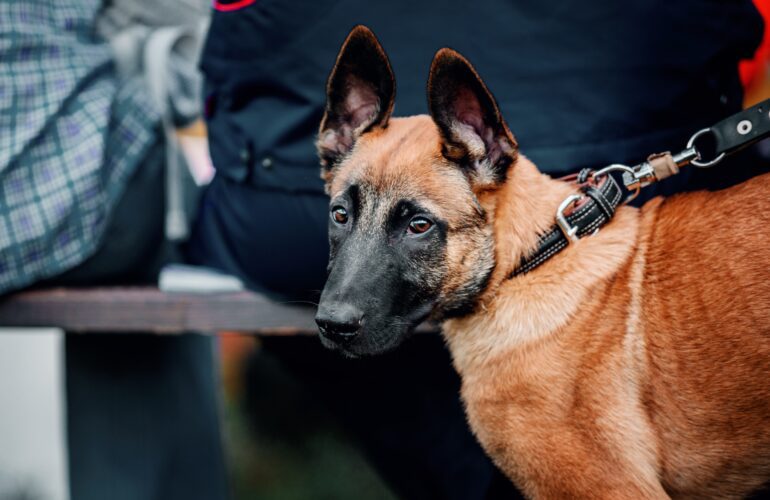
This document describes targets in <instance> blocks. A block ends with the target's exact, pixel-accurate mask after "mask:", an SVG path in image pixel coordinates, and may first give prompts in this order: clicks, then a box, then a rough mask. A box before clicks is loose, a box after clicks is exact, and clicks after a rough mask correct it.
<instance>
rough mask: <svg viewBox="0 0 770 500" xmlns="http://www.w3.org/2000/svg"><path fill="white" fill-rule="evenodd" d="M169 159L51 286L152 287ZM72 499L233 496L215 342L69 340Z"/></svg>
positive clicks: (153, 157) (144, 337) (159, 153)
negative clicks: (85, 255)
mask: <svg viewBox="0 0 770 500" xmlns="http://www.w3.org/2000/svg"><path fill="white" fill-rule="evenodd" d="M163 165H164V154H163V148H162V147H161V146H160V145H159V146H157V147H155V148H154V149H153V150H152V151H151V152H150V154H149V155H148V157H147V159H146V160H145V161H144V162H143V163H142V165H141V166H140V169H139V171H138V172H137V173H136V174H135V175H134V177H133V178H132V179H131V181H130V183H129V185H128V187H127V190H126V193H125V194H124V196H123V197H122V199H121V201H120V202H119V204H118V206H117V207H116V209H115V211H114V214H113V216H112V219H111V221H110V224H109V226H108V229H107V232H106V234H105V238H104V243H103V245H102V246H101V247H100V249H99V250H98V251H97V253H96V254H95V255H94V256H93V257H91V258H90V259H88V260H87V261H86V262H84V263H83V264H81V265H80V266H78V267H76V268H74V269H73V270H71V271H69V272H67V273H64V274H63V275H61V276H59V277H57V278H55V279H53V280H51V281H50V282H49V283H47V284H48V285H61V286H82V285H108V284H127V283H153V282H155V280H156V279H157V273H158V271H159V269H160V266H161V265H162V263H163V261H164V260H165V258H166V255H167V253H168V250H167V249H165V248H164V239H163V220H164V219H163V217H164V194H163V193H164V191H163V175H164V168H163ZM65 355H66V360H65V366H66V372H65V375H66V391H67V432H68V445H69V446H68V448H69V469H70V491H71V497H72V499H73V500H92V499H93V500H103V499H106V498H109V499H116V500H120V499H126V500H133V499H142V500H144V499H147V500H153V499H158V500H173V499H179V500H189V499H201V500H210V499H214V500H216V499H223V498H226V497H227V484H226V482H227V481H226V471H225V464H224V454H223V450H222V445H221V439H220V437H221V436H220V430H219V415H218V411H219V404H218V401H217V381H216V377H215V368H216V367H215V363H214V357H213V356H214V353H213V341H212V340H211V339H210V338H207V337H203V336H198V335H182V336H178V337H164V336H158V335H152V334H131V335H117V334H113V333H103V334H89V335H82V336H81V335H76V334H70V335H67V336H66V340H65Z"/></svg>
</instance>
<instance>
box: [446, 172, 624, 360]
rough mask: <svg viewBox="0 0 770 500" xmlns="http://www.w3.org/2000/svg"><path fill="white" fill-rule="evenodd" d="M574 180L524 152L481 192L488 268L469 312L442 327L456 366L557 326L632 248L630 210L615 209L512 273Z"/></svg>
mask: <svg viewBox="0 0 770 500" xmlns="http://www.w3.org/2000/svg"><path fill="white" fill-rule="evenodd" d="M574 192H575V187H574V186H572V185H570V184H568V183H565V182H562V181H558V180H554V179H552V178H550V177H548V176H546V175H544V174H542V173H540V172H539V171H538V170H537V168H536V167H535V165H534V164H533V163H532V162H530V161H529V160H528V159H526V158H525V157H520V158H519V160H518V161H517V163H516V165H515V166H514V167H513V168H512V169H511V172H510V174H509V176H508V179H507V181H506V182H505V184H504V185H503V186H501V187H500V188H499V189H498V190H496V191H490V192H488V193H484V194H481V195H480V196H479V201H480V203H481V204H482V206H483V207H484V209H485V210H487V212H488V214H489V220H490V221H491V224H492V225H493V234H494V239H495V260H496V261H495V269H494V271H493V273H492V276H491V278H490V280H489V284H488V286H487V288H486V289H485V290H484V292H482V294H481V297H480V299H479V307H478V308H477V310H476V311H475V312H474V313H473V314H470V315H468V316H465V317H462V318H457V319H451V320H447V321H446V322H445V323H444V334H445V336H446V338H447V341H448V343H449V346H450V349H451V350H452V353H453V356H454V358H455V364H456V365H457V368H458V370H460V372H461V373H462V372H463V371H465V369H467V368H470V367H471V366H474V365H478V364H481V365H483V364H486V363H489V362H491V361H492V360H493V359H494V358H496V357H498V356H502V355H505V353H507V352H509V351H511V350H512V349H516V348H519V347H521V346H523V345H526V344H530V343H532V342H536V341H538V340H541V339H543V338H546V337H547V336H549V335H551V334H553V333H554V332H556V331H558V330H559V329H560V328H562V327H564V326H565V325H566V324H567V323H568V321H569V320H570V318H572V317H573V316H574V315H575V314H576V312H577V311H578V308H579V306H580V304H581V302H583V301H584V300H585V298H586V297H587V294H588V293H589V291H590V290H591V289H592V288H593V287H595V286H597V285H598V284H599V283H600V282H601V281H602V280H607V279H609V278H610V277H611V276H612V275H613V274H614V273H616V272H617V270H618V269H619V268H620V267H621V265H622V264H623V262H624V261H626V259H627V258H628V257H629V255H630V254H631V252H632V250H633V247H634V242H635V238H636V228H637V223H636V218H637V211H636V210H634V209H630V208H621V209H620V210H619V211H618V213H617V214H616V216H615V219H614V220H613V221H612V222H611V223H610V224H608V225H607V226H605V227H604V228H603V229H602V230H601V231H600V232H599V233H598V234H596V235H594V236H590V237H586V238H584V239H582V240H580V241H579V242H577V243H575V244H571V245H570V246H569V247H568V248H566V249H565V250H563V251H562V252H561V253H560V254H558V255H556V256H554V257H553V258H551V259H549V260H548V261H547V262H545V263H544V264H543V265H541V266H540V267H538V268H537V269H535V270H533V271H531V272H529V273H527V274H523V275H520V276H516V277H513V278H512V277H511V274H512V272H513V271H514V269H515V268H516V266H517V264H518V263H519V261H520V259H521V257H522V256H523V255H525V254H527V253H529V252H530V251H532V249H534V248H535V247H536V245H537V241H538V237H539V236H540V235H541V234H543V233H545V232H546V231H548V230H550V229H551V227H552V226H553V224H554V223H555V214H556V209H557V207H558V206H559V204H560V203H561V202H562V201H563V200H564V199H565V198H566V197H567V196H569V195H570V194H572V193H574Z"/></svg>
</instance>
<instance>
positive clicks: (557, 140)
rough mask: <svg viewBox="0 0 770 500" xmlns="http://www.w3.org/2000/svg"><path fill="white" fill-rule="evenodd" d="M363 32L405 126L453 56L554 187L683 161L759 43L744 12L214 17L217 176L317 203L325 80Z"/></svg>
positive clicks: (340, 12)
mask: <svg viewBox="0 0 770 500" xmlns="http://www.w3.org/2000/svg"><path fill="white" fill-rule="evenodd" d="M241 3H243V2H241ZM246 3H247V4H248V2H246ZM356 24H366V25H367V26H369V27H370V28H372V29H373V31H374V32H375V33H376V34H377V36H378V38H379V39H380V41H381V42H382V44H383V46H384V47H385V50H386V51H387V52H388V54H389V56H390V58H391V61H392V64H393V68H394V70H395V73H396V81H397V99H396V110H395V114H396V115H411V114H419V113H425V112H426V111H427V106H426V98H425V83H426V80H427V76H428V68H429V65H430V62H431V59H432V57H433V54H434V53H435V51H436V50H437V49H439V48H441V47H443V46H449V47H452V48H454V49H457V50H458V51H460V52H461V53H463V54H464V55H465V56H467V57H468V58H469V59H470V60H471V62H472V63H473V64H474V65H475V66H476V68H477V69H478V71H479V72H480V74H481V76H482V77H483V78H484V79H485V81H486V83H487V84H488V86H489V88H490V89H491V91H492V93H493V94H494V95H495V96H496V98H497V100H498V102H499V104H500V107H501V108H502V111H503V115H504V116H505V118H506V120H507V121H508V123H509V125H510V128H511V130H512V131H513V133H514V134H515V135H516V136H517V138H518V140H519V143H520V145H521V149H522V152H523V153H524V154H526V155H527V156H528V157H530V158H531V159H532V160H533V161H534V162H535V164H537V165H538V166H539V167H540V168H541V169H543V170H544V171H546V172H550V173H562V172H567V171H574V170H575V169H577V168H580V167H584V166H602V165H605V164H609V163H615V162H637V161H640V160H642V159H644V158H645V157H646V156H647V155H648V154H649V153H652V152H657V151H662V150H666V149H670V148H677V147H681V146H683V144H684V141H685V140H686V139H687V137H688V136H689V135H690V134H691V133H692V132H694V131H695V130H697V129H699V128H700V127H702V126H706V125H709V124H711V123H713V122H715V121H717V120H718V119H719V118H720V117H723V116H725V115H726V114H729V113H732V112H734V111H736V110H738V109H739V108H740V105H741V102H740V98H741V89H740V82H739V79H738V73H737V62H738V60H739V59H741V58H747V57H750V56H751V54H752V53H753V51H754V49H755V47H756V45H757V44H758V43H759V41H760V39H761V35H762V20H761V17H760V16H759V15H758V13H757V12H756V10H755V8H754V6H753V4H752V3H751V1H749V0H734V1H724V0H675V1H672V0H658V1H653V0H647V1H638V2H618V1H617V0H596V1H591V2H585V1H577V0H566V1H561V2H548V1H543V0H517V1H484V0H481V1H478V2H467V1H460V0H441V1H433V0H420V1H416V0H408V1H401V0H391V1H388V2H361V1H354V0H315V1H313V2H297V1H294V2H287V1H279V0H259V1H257V2H254V3H251V4H248V5H247V6H246V7H244V8H241V9H238V10H233V11H230V12H215V15H214V17H213V21H212V25H211V31H210V35H209V37H208V42H207V45H206V47H205V50H204V53H203V57H202V63H201V67H202V69H203V71H204V72H205V75H206V79H207V84H206V94H207V96H208V97H207V110H208V125H209V132H210V139H211V152H212V157H213V161H214V164H215V166H216V167H217V169H218V170H219V172H220V174H222V175H225V176H227V177H229V178H231V179H234V180H237V181H246V182H249V183H251V184H252V185H254V186H258V187H260V188H264V189H270V190H273V189H279V190H288V191H290V192H298V191H299V192H301V191H310V192H318V193H320V192H321V190H322V185H321V182H320V181H319V180H318V172H319V170H318V161H317V159H316V155H315V148H314V144H313V142H314V138H315V133H316V130H317V127H318V123H319V121H320V118H321V113H322V108H323V103H324V86H325V80H326V77H327V75H328V73H329V71H330V70H331V68H332V66H333V64H334V60H335V56H336V54H337V51H338V49H339V47H340V45H341V43H342V41H343V40H344V38H345V36H346V35H347V33H348V31H349V30H350V28H351V27H353V26H354V25H356Z"/></svg>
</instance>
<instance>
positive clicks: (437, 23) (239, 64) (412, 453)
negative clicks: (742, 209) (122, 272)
mask: <svg viewBox="0 0 770 500" xmlns="http://www.w3.org/2000/svg"><path fill="white" fill-rule="evenodd" d="M215 9H216V12H215V14H214V17H213V20H212V24H211V29H210V33H209V37H208V41H207V45H206V48H205V50H204V53H203V58H202V63H201V67H202V69H203V72H204V73H205V76H206V89H205V93H206V105H207V121H208V130H209V138H210V147H211V154H212V159H213V161H214V165H215V166H216V168H217V174H216V177H215V178H214V181H213V183H212V184H211V186H210V187H209V188H208V191H207V192H206V193H205V195H204V199H203V202H202V205H201V208H200V213H199V216H198V220H197V223H196V228H195V231H194V234H193V239H192V242H191V244H190V248H189V255H190V257H191V259H192V260H193V261H194V262H197V263H202V264H206V265H210V266H215V267H218V268H221V269H223V270H225V271H227V272H230V273H233V274H236V275H238V276H240V277H241V278H243V279H244V280H245V281H246V283H248V285H249V286H250V287H251V288H253V289H254V290H257V291H260V292H262V293H265V294H267V295H270V296H272V297H275V298H279V299H287V298H288V299H309V300H313V299H314V298H316V297H317V296H318V293H319V291H320V289H321V288H323V283H324V279H325V268H326V261H327V252H328V243H327V236H326V228H327V217H328V215H327V211H328V207H327V205H328V199H327V197H326V195H325V194H324V192H323V184H322V182H321V180H320V178H319V164H318V160H317V158H316V153H315V146H314V140H315V134H316V132H317V128H318V124H319V122H320V119H321V116H322V112H323V107H324V99H325V80H326V78H327V76H328V73H329V71H330V70H331V68H332V66H333V64H334V60H335V57H336V54H337V51H338V49H339V47H340V45H341V43H342V41H343V40H344V38H345V36H346V35H347V33H348V32H349V30H350V29H351V28H352V27H353V26H354V25H356V24H365V25H367V26H368V27H370V28H371V29H372V30H373V31H374V32H375V33H376V34H377V37H378V38H379V39H380V41H381V42H382V44H383V46H384V47H385V49H386V50H387V52H388V54H389V56H390V58H391V62H392V65H393V68H394V71H395V74H396V79H397V82H398V88H397V98H396V108H395V113H394V114H395V115H396V116H398V115H402V116H403V115H412V114H420V113H426V111H427V105H426V97H425V83H426V79H427V75H428V68H429V66H430V61H431V59H432V57H433V54H434V53H435V51H436V50H438V49H439V48H441V47H444V46H449V47H452V48H454V49H456V50H458V51H460V52H461V53H462V54H464V55H465V56H467V57H468V58H469V59H470V60H471V61H472V62H473V64H474V66H475V67H476V69H477V70H478V71H479V72H480V74H481V75H482V77H483V78H484V80H485V82H487V84H488V85H489V87H490V88H492V89H494V90H495V97H496V98H497V101H498V103H499V105H500V108H501V110H502V112H503V115H504V116H505V118H506V120H507V122H508V124H509V125H510V128H511V130H512V131H513V133H514V134H515V135H516V136H517V139H518V141H519V144H520V147H521V150H522V152H523V153H524V154H526V155H527V156H528V157H529V158H530V159H532V160H533V161H534V162H535V164H537V165H538V167H539V168H540V169H541V170H543V171H544V172H546V173H549V174H551V175H555V176H558V175H562V174H567V173H571V172H575V171H577V170H579V169H581V168H583V167H601V166H605V165H607V164H610V163H627V164H635V163H638V162H640V161H642V160H644V159H645V158H646V157H647V155H648V154H650V153H653V152H660V151H666V150H677V151H678V150H679V149H681V148H683V147H684V144H685V143H686V141H687V139H688V138H689V137H690V135H692V133H694V132H695V131H697V130H699V129H700V128H703V127H705V126H708V125H710V124H712V123H715V122H717V121H718V120H720V119H721V118H723V117H725V116H727V115H729V114H732V113H734V112H736V111H738V110H739V109H740V108H741V102H742V89H741V85H740V81H739V78H738V71H737V63H738V61H739V60H740V59H742V58H747V57H750V56H751V54H752V53H753V51H754V49H755V47H756V46H757V44H758V43H759V41H760V38H761V35H762V29H763V25H762V21H761V18H760V16H759V15H758V13H757V12H756V10H755V8H754V6H753V5H752V3H751V2H750V1H749V0H737V1H732V2H716V1H703V0H697V1H695V0H683V1H678V2H660V1H652V0H648V1H645V2H635V3H633V4H628V3H618V2H614V1H611V0H601V1H597V2H575V1H569V2H558V3H553V2H542V1H531V0H517V1H507V2H502V1H485V2H476V3H474V4H470V3H468V2H462V1H459V0H448V1H447V0H445V1H441V2H439V1H432V0H427V1H422V2H414V1H401V0H395V1H391V2H366V3H364V2H355V1H353V0H319V1H316V2H272V1H264V2H252V1H249V0H240V1H238V2H234V3H226V2H215ZM740 162H741V160H740V159H737V160H732V163H731V164H723V165H722V166H720V168H719V171H716V170H713V171H705V170H703V171H702V170H697V169H694V168H691V169H685V170H684V171H683V172H682V174H681V175H679V176H676V177H673V178H671V179H669V180H667V181H665V182H663V183H660V184H659V185H656V186H654V187H653V188H650V189H648V190H647V191H648V192H646V193H645V198H640V199H639V200H638V201H637V203H641V202H643V201H644V199H648V198H649V197H650V196H652V195H654V194H670V193H674V192H677V191H681V190H684V189H696V188H697V189H701V188H717V187H721V186H724V185H728V184H731V183H733V182H736V181H738V180H740V179H741V178H743V177H745V176H747V175H751V172H749V171H748V170H747V169H741V168H734V167H735V165H739V164H740ZM743 162H744V163H745V159H744V160H743ZM372 265H376V263H373V264H372ZM265 348H266V349H267V350H269V351H271V352H273V353H274V354H275V355H276V356H278V357H279V358H280V359H281V360H282V361H283V362H284V364H285V365H286V366H287V367H288V368H289V369H290V370H291V371H293V372H294V373H295V374H296V375H297V376H298V377H300V379H301V380H303V381H304V382H305V383H306V384H308V385H309V386H311V387H313V388H314V390H315V391H316V393H317V394H320V395H321V397H322V398H323V399H324V401H325V402H326V403H327V404H328V405H329V407H330V408H331V409H332V410H333V411H334V413H335V415H337V416H338V417H339V418H340V420H341V421H342V422H343V423H344V425H345V426H346V428H347V429H349V430H350V431H351V432H353V433H354V434H355V435H356V436H357V437H358V439H359V440H360V441H361V442H362V443H363V445H364V447H365V448H366V450H367V452H368V453H369V456H370V457H371V458H372V460H373V461H374V463H375V465H377V467H378V469H379V470H380V472H381V473H382V474H383V476H384V477H385V478H386V479H387V480H388V481H389V482H390V484H391V486H392V487H393V488H394V490H395V491H396V492H397V493H399V494H400V495H401V496H402V497H403V498H415V499H418V498H419V499H427V498H446V499H482V498H511V497H512V496H514V495H516V493H515V490H514V489H513V487H512V485H511V484H510V482H509V481H507V479H505V478H504V477H503V476H502V475H501V473H500V472H499V471H497V469H496V468H495V467H494V466H493V465H492V463H491V462H490V461H489V459H488V458H487V457H486V456H485V455H484V453H483V451H482V450H481V448H480V447H479V445H478V444H477V443H476V441H475V439H474V437H473V436H472V434H471V432H470V431H469V429H468V427H467V424H466V422H465V417H464V414H463V410H462V406H461V403H460V401H459V396H458V392H459V379H458V377H457V375H456V374H455V372H454V371H453V369H452V367H451V360H450V357H449V355H448V353H447V351H446V350H445V349H444V347H443V344H442V341H441V340H440V339H439V338H437V337H429V336H416V337H415V338H413V339H412V340H411V341H410V342H407V343H406V344H405V345H403V346H402V347H401V348H400V349H399V350H397V351H396V352H394V353H391V354H388V355H386V356H383V357H380V358H376V359H369V360H363V361H351V360H344V359H341V358H339V357H338V356H337V355H336V354H333V353H327V352H325V351H323V350H322V349H321V347H320V344H319V343H318V341H317V339H266V342H265Z"/></svg>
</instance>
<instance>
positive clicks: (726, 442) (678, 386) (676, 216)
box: [633, 175, 770, 496]
mask: <svg viewBox="0 0 770 500" xmlns="http://www.w3.org/2000/svg"><path fill="white" fill-rule="evenodd" d="M769 192H770V175H765V176H762V177H758V178H755V179H752V180H750V181H747V182H745V183H743V184H741V185H739V186H735V187H732V188H730V189H727V190H723V191H717V192H697V193H691V194H687V195H681V196H675V197H672V198H669V199H666V200H655V201H654V202H652V203H651V204H650V205H648V206H647V207H645V209H644V210H643V212H642V235H641V246H640V248H639V253H640V254H639V257H638V259H643V262H641V264H642V269H643V275H642V276H641V277H640V278H641V279H642V280H643V281H642V283H643V285H642V286H641V287H640V290H641V292H640V295H639V296H638V297H635V299H636V300H639V301H640V303H641V305H642V307H641V310H643V311H644V313H643V317H641V318H633V319H635V320H636V319H638V321H639V325H640V327H641V331H642V334H643V337H644V339H645V343H646V352H647V362H648V368H649V378H648V382H649V387H648V391H649V393H648V395H647V400H646V401H645V403H646V405H647V409H648V413H649V416H650V418H651V420H652V424H653V426H654V427H655V428H656V429H657V433H658V439H659V440H660V442H661V444H663V443H665V444H663V445H662V446H659V449H660V452H661V453H660V460H661V464H660V467H661V468H660V470H661V472H662V475H663V477H662V479H663V482H664V484H666V486H667V489H669V491H671V492H676V491H679V492H682V493H688V494H692V493H695V492H693V491H692V487H693V485H695V484H697V485H698V490H699V492H701V493H702V494H704V495H706V496H714V495H715V494H716V495H717V496H728V495H730V492H739V491H746V490H747V489H748V490H750V489H752V486H753V485H755V483H760V484H761V479H759V478H763V477H768V476H769V475H770V383H768V382H769V381H768V375H770V279H768V278H770V270H769V268H768V265H769V264H770V246H769V245H768V233H769V232H770V197H769V196H768V193H769ZM707 478H708V479H707ZM760 484H756V486H759V485H760ZM719 492H723V493H724V495H720V494H719Z"/></svg>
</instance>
